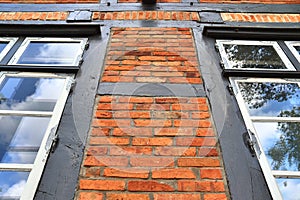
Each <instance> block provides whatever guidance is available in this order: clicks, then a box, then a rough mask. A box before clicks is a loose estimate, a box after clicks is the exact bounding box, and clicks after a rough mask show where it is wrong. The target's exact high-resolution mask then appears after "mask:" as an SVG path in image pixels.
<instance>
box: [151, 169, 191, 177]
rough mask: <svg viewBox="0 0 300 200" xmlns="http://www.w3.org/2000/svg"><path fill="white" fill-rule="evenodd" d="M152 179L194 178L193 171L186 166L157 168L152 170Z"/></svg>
mask: <svg viewBox="0 0 300 200" xmlns="http://www.w3.org/2000/svg"><path fill="white" fill-rule="evenodd" d="M152 178H154V179H195V178H196V175H195V173H194V172H193V171H192V170H191V169H188V168H175V169H174V168H173V169H158V170H153V171H152Z"/></svg>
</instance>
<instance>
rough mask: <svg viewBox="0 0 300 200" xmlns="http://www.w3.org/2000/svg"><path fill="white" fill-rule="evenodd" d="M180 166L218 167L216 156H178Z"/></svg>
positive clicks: (218, 162)
mask: <svg viewBox="0 0 300 200" xmlns="http://www.w3.org/2000/svg"><path fill="white" fill-rule="evenodd" d="M177 162H178V166H180V167H219V166H220V161H219V159H218V158H178V160H177Z"/></svg>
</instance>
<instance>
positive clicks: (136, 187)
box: [128, 181, 175, 192]
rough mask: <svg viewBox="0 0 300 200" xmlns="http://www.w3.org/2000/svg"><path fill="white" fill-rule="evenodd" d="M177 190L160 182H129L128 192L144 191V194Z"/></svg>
mask: <svg viewBox="0 0 300 200" xmlns="http://www.w3.org/2000/svg"><path fill="white" fill-rule="evenodd" d="M174 190H175V189H174V188H173V187H172V186H171V185H169V184H167V183H165V182H158V181H128V191H142V192H160V191H164V192H167V191H170V192H171V191H174Z"/></svg>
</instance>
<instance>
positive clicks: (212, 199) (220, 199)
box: [204, 194, 227, 200]
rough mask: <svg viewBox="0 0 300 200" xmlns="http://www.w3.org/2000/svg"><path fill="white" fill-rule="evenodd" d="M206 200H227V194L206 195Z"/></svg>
mask: <svg viewBox="0 0 300 200" xmlns="http://www.w3.org/2000/svg"><path fill="white" fill-rule="evenodd" d="M204 200H227V197H226V195H225V194H204Z"/></svg>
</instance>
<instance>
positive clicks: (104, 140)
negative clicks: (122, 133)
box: [90, 137, 129, 145]
mask: <svg viewBox="0 0 300 200" xmlns="http://www.w3.org/2000/svg"><path fill="white" fill-rule="evenodd" d="M90 144H91V145H128V144H129V138H116V137H92V138H91V139H90Z"/></svg>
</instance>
